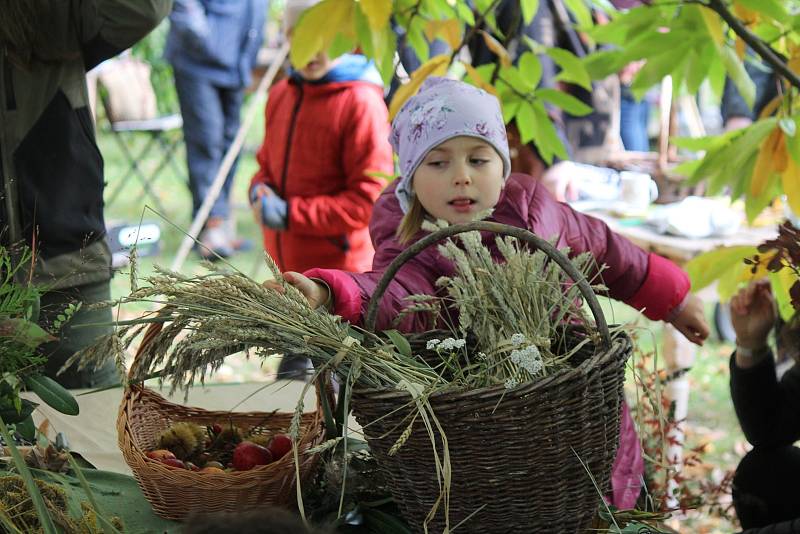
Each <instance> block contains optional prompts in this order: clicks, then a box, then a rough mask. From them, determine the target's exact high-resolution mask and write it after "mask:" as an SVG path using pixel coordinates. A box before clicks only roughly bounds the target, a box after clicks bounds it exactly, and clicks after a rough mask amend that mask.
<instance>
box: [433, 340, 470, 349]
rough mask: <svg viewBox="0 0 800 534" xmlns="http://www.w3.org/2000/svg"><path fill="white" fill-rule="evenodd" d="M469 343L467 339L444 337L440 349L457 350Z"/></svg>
mask: <svg viewBox="0 0 800 534" xmlns="http://www.w3.org/2000/svg"><path fill="white" fill-rule="evenodd" d="M466 344H467V340H465V339H454V338H452V337H448V338H446V339H443V340H442V342H441V343H440V344H439V347H438V350H455V349H460V348H462V347H464V346H465V345H466Z"/></svg>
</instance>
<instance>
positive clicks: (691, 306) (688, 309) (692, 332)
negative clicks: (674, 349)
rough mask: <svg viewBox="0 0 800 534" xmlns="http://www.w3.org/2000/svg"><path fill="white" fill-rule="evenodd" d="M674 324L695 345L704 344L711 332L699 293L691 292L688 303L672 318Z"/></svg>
mask: <svg viewBox="0 0 800 534" xmlns="http://www.w3.org/2000/svg"><path fill="white" fill-rule="evenodd" d="M672 326H674V327H675V328H677V329H678V331H679V332H680V333H681V334H683V335H684V336H685V337H686V339H688V340H689V341H691V342H692V343H694V344H695V345H702V344H703V341H705V340H706V338H707V337H708V334H709V327H708V322H707V321H706V316H705V313H704V312H703V301H702V300H700V298H699V297H698V296H697V295H693V294H689V297H688V300H687V301H686V305H685V306H684V307H683V309H682V310H681V311H680V313H678V316H677V317H675V319H673V320H672Z"/></svg>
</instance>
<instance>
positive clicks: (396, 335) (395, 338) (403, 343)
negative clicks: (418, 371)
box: [384, 330, 414, 358]
mask: <svg viewBox="0 0 800 534" xmlns="http://www.w3.org/2000/svg"><path fill="white" fill-rule="evenodd" d="M384 333H385V334H386V335H387V336H388V337H389V339H390V340H391V341H392V344H393V345H394V346H395V347H396V348H397V350H398V351H399V352H400V354H402V355H403V356H405V357H407V358H411V357H412V356H413V355H414V354H413V353H412V352H411V344H410V343H409V342H408V340H407V339H406V338H405V336H404V335H403V334H401V333H400V332H398V331H397V330H384Z"/></svg>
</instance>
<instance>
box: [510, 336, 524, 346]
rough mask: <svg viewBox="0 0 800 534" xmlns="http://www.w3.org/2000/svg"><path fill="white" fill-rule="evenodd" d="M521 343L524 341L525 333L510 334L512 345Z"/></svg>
mask: <svg viewBox="0 0 800 534" xmlns="http://www.w3.org/2000/svg"><path fill="white" fill-rule="evenodd" d="M523 343H525V334H514V335H513V336H511V344H512V345H515V346H516V345H522V344H523Z"/></svg>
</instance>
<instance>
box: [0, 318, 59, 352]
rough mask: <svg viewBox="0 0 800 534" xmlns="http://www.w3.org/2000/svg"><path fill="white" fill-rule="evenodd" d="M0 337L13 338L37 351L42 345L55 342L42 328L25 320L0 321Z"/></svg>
mask: <svg viewBox="0 0 800 534" xmlns="http://www.w3.org/2000/svg"><path fill="white" fill-rule="evenodd" d="M0 337H6V338H11V337H13V338H14V340H15V341H17V342H19V343H22V344H23V345H25V346H26V347H30V348H32V349H35V348H36V347H38V346H39V345H41V344H42V343H47V342H48V341H55V339H56V338H55V337H53V336H51V335H50V334H48V333H47V332H46V331H45V330H44V329H43V328H42V327H41V326H39V325H38V324H36V323H34V322H32V321H26V320H25V319H2V320H0Z"/></svg>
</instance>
